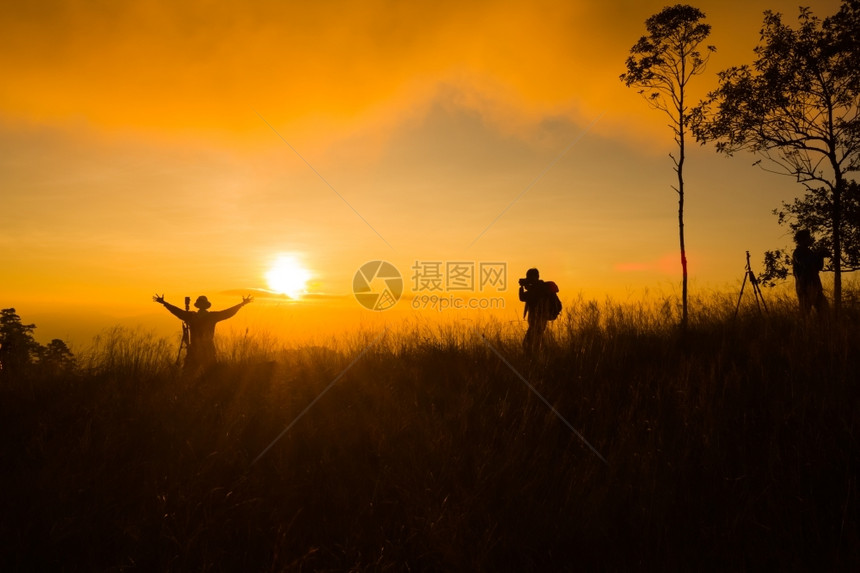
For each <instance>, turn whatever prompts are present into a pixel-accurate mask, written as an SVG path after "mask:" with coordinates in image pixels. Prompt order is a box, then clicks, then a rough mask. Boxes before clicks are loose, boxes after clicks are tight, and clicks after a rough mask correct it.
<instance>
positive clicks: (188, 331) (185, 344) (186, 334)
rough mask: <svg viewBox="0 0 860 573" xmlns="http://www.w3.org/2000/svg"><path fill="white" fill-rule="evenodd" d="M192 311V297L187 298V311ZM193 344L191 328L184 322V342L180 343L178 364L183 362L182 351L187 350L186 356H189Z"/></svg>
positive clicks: (177, 357)
mask: <svg viewBox="0 0 860 573" xmlns="http://www.w3.org/2000/svg"><path fill="white" fill-rule="evenodd" d="M190 309H191V297H190V296H186V297H185V310H190ZM190 343H191V327H189V326H188V323H187V322H185V321H183V322H182V340H180V341H179V352H177V353H176V364H179V363H180V362H182V351H183V350H185V354H188V345H189V344H190Z"/></svg>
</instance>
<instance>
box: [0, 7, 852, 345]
mask: <svg viewBox="0 0 860 573" xmlns="http://www.w3.org/2000/svg"><path fill="white" fill-rule="evenodd" d="M666 4H667V3H666V2H662V1H661V2H653V1H632V0H623V1H617V0H610V1H607V2H592V1H586V0H565V1H529V2H498V1H494V2H474V1H468V2H464V1H458V2H446V1H440V0H433V1H432V2H423V1H420V2H393V1H367V0H363V1H355V2H345V1H321V2H276V1H250V2H245V3H233V2H203V1H187V2H166V1H151V2H135V3H126V2H87V1H56V2H47V1H41V0H32V1H29V2H13V3H10V4H8V5H7V6H4V9H3V16H2V18H0V69H2V70H3V81H2V84H0V148H2V153H0V181H2V221H3V222H2V228H0V252H2V254H3V257H2V282H0V304H2V307H3V308H8V307H15V308H16V309H17V310H18V313H19V314H20V315H21V316H22V318H23V320H24V321H25V322H35V323H36V324H37V325H38V328H37V330H36V335H37V338H38V339H40V340H43V341H44V340H45V339H50V338H53V337H59V338H64V339H66V340H71V342H72V344H73V345H78V346H80V345H84V344H86V343H87V342H88V339H87V336H88V335H90V334H91V333H94V332H97V331H98V329H99V328H104V327H105V326H110V325H111V324H114V323H122V324H127V325H133V324H138V323H139V324H142V325H147V326H152V327H154V328H157V329H159V331H165V332H173V331H175V330H177V329H178V324H177V321H176V319H174V318H173V317H171V316H169V315H168V314H167V313H166V312H164V311H163V309H160V308H159V307H158V306H156V305H154V304H153V303H152V301H151V297H152V295H153V294H154V293H156V292H157V293H164V294H165V296H166V298H167V300H169V301H171V302H173V303H175V304H177V305H179V304H181V303H182V298H183V297H184V296H186V295H187V296H192V297H196V296H197V295H199V294H207V295H208V296H209V298H210V300H212V302H213V304H214V307H215V308H223V307H226V306H230V305H233V304H235V303H237V302H239V300H240V298H239V297H240V295H241V294H243V293H256V296H257V300H256V302H255V303H254V304H253V305H251V306H249V307H247V308H246V309H244V310H243V311H242V312H241V313H240V314H239V315H238V316H237V317H236V318H234V319H233V320H232V321H231V323H230V324H231V326H230V328H233V329H242V328H246V327H258V326H259V325H262V324H264V323H265V324H266V325H267V326H266V327H267V328H274V329H275V330H278V334H279V335H284V336H287V337H290V336H297V335H298V333H299V332H303V331H307V330H309V329H310V330H312V331H314V329H319V331H322V330H323V329H324V328H325V327H327V328H338V327H339V323H338V322H337V321H339V320H341V319H343V320H344V321H346V319H347V317H349V320H352V321H353V322H356V321H357V322H361V321H362V320H365V318H366V317H368V316H369V315H374V313H373V312H372V311H368V310H365V309H363V308H361V307H360V306H359V305H358V304H357V302H356V301H355V299H354V298H353V296H352V280H353V275H354V273H355V271H356V270H357V269H358V268H359V267H360V266H361V265H362V264H363V263H365V262H366V261H370V260H377V259H382V260H386V261H390V262H391V263H393V264H394V265H395V266H396V267H397V268H398V269H399V270H400V271H401V272H402V274H403V275H404V282H405V296H404V299H403V300H401V301H400V303H399V304H398V307H396V308H395V310H396V311H397V312H399V314H396V313H394V312H393V311H392V314H390V315H388V316H392V317H393V316H398V317H401V318H402V317H404V316H407V313H408V312H409V307H410V304H409V302H410V300H412V299H411V297H412V296H413V295H416V294H420V293H417V292H414V289H413V286H414V285H413V284H412V282H413V281H412V280H411V274H412V271H411V270H410V269H411V267H412V265H413V264H414V263H415V261H439V262H443V263H445V262H453V261H473V262H482V261H494V262H505V263H506V264H507V279H508V286H507V290H506V292H504V293H502V294H503V295H504V296H506V297H507V298H508V299H509V302H508V305H507V307H506V309H505V310H504V312H503V314H504V315H505V316H508V317H509V318H511V319H516V318H517V317H518V316H519V315H520V312H521V309H520V305H519V303H514V302H513V301H514V299H515V296H516V290H515V286H516V279H517V278H518V277H520V276H523V275H524V273H525V270H526V269H527V268H528V267H530V266H537V267H538V268H539V269H540V270H541V273H542V276H543V277H545V278H548V279H553V280H555V281H556V282H557V283H558V284H559V285H560V286H561V289H562V292H561V295H562V299H565V298H572V297H576V296H578V295H580V294H582V296H584V297H586V298H596V299H601V300H602V299H604V298H605V297H606V296H607V295H609V296H611V297H613V298H615V299H618V300H629V299H630V298H631V297H638V296H642V295H643V294H644V293H646V292H673V291H680V279H681V271H680V263H679V260H678V254H677V253H678V228H677V196H676V194H675V193H674V191H672V189H671V187H670V186H671V185H673V184H674V183H675V174H674V172H673V171H672V163H671V160H670V159H669V157H668V154H669V153H670V152H672V151H673V150H674V149H675V146H674V143H673V140H672V135H671V132H670V130H669V128H668V127H667V120H666V118H665V117H664V116H663V115H662V114H661V113H660V112H658V111H655V110H652V109H651V108H649V107H648V105H647V104H646V102H645V101H644V100H643V99H642V98H641V96H639V95H638V94H637V93H636V90H635V89H629V88H626V87H625V86H624V85H623V84H622V82H621V81H619V78H618V76H619V74H621V73H622V72H624V71H625V67H624V62H625V59H626V57H627V56H628V54H629V50H630V47H631V46H632V45H633V44H634V43H635V41H636V40H637V39H638V38H639V36H641V35H642V34H644V32H645V27H644V21H645V20H646V19H647V18H648V17H649V16H650V15H652V14H654V13H656V12H658V11H659V10H660V9H661V8H662V7H663V6H665V5H666ZM691 4H692V5H695V6H697V7H699V8H701V9H702V10H703V11H704V12H705V14H706V15H707V22H708V23H710V24H711V25H712V34H711V37H710V39H709V41H708V43H710V44H713V45H715V46H716V47H717V53H716V54H714V55H713V56H712V58H711V61H710V63H709V65H708V70H707V72H706V73H705V75H703V76H701V77H699V78H698V79H697V81H694V85H693V86H692V88H691V95H692V98H693V101H698V99H699V98H700V97H702V96H703V95H704V94H705V92H706V91H707V89H709V88H712V87H714V85H715V75H716V72H718V71H719V70H722V69H724V68H726V67H729V66H730V65H734V64H742V63H749V62H751V61H752V59H753V53H752V49H753V47H754V46H755V45H756V43H757V41H758V31H759V29H760V26H761V22H762V12H763V11H764V10H766V9H772V10H775V11H779V12H782V13H783V14H784V15H785V16H786V19H787V21H790V22H795V21H796V15H797V12H798V9H797V7H798V2H796V1H794V0H793V1H785V0H765V1H759V0H745V1H743V2H740V1H733V0H731V1H726V0H708V1H700V2H691ZM803 4H805V5H809V6H811V7H812V9H813V12H814V13H815V14H817V15H819V16H822V17H824V16H828V15H830V14H833V13H835V12H836V11H837V9H838V7H839V2H838V1H836V0H830V1H814V0H806V1H805V2H803ZM565 150H567V152H566V153H563V152H564V151H565ZM755 159H756V158H755V157H753V156H749V155H744V154H741V155H738V156H736V157H734V158H731V159H727V158H725V157H722V156H719V155H717V154H716V153H715V152H714V151H713V148H711V147H700V146H698V145H697V144H695V143H694V142H693V143H691V145H690V147H689V155H688V163H687V166H686V185H687V210H686V223H687V245H688V252H689V259H690V278H691V294H692V295H696V294H697V293H698V294H701V293H703V292H704V291H713V290H725V291H730V290H734V291H737V289H738V288H739V286H740V281H741V279H742V278H743V272H744V262H745V261H744V252H745V251H746V250H749V251H751V253H752V258H753V266H754V269H755V267H760V265H761V260H762V253H763V251H764V250H766V249H773V248H777V247H784V246H787V245H788V244H790V239H789V236H788V233H787V230H786V229H785V228H782V227H779V226H778V225H777V222H776V218H775V217H774V216H773V215H771V211H772V210H773V209H774V208H775V207H778V206H779V204H780V202H781V201H783V200H790V199H791V198H792V197H794V196H795V195H797V194H799V193H801V192H802V188H801V187H800V186H799V185H798V184H796V183H795V182H794V181H793V180H792V179H791V178H789V177H783V176H778V175H774V174H770V173H766V172H764V171H762V170H761V169H760V168H757V167H753V166H752V164H753V162H754V161H755ZM476 239H477V240H476ZM282 254H288V255H291V256H292V257H293V258H294V259H295V260H296V261H298V262H299V263H300V264H302V265H303V266H304V267H305V268H306V269H307V270H308V272H309V273H310V275H311V276H310V279H309V281H308V283H307V287H306V290H307V294H306V295H303V296H302V297H301V298H300V300H297V301H289V300H286V299H284V298H282V297H267V296H266V295H265V292H264V290H265V289H269V288H270V285H269V284H268V283H267V281H266V278H265V275H266V273H267V272H268V270H269V269H270V268H271V266H272V264H273V263H274V261H275V260H276V258H277V257H278V256H279V255H282ZM827 278H828V279H829V277H827ZM446 294H450V293H446ZM457 294H458V295H462V296H483V295H485V294H486V293H465V295H464V293H457ZM386 312H389V311H386ZM475 312H477V311H475ZM375 314H376V315H379V314H384V313H375ZM367 320H371V319H370V318H367ZM311 322H315V323H316V326H312V325H311ZM273 325H275V326H273Z"/></svg>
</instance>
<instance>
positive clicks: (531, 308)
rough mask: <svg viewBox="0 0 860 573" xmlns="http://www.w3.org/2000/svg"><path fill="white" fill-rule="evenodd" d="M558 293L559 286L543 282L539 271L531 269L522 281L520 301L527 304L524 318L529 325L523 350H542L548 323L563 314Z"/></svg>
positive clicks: (550, 282)
mask: <svg viewBox="0 0 860 573" xmlns="http://www.w3.org/2000/svg"><path fill="white" fill-rule="evenodd" d="M557 293H558V286H556V284H555V283H554V282H552V281H548V282H546V281H542V280H541V278H540V271H538V270H537V269H529V270H528V271H527V272H526V278H524V279H520V300H521V301H523V302H524V303H525V306H524V307H523V317H524V318H526V319H527V320H528V323H529V328H528V330H527V331H526V335H525V338H523V348H524V349H525V350H526V351H527V352H534V351H535V350H538V349H539V348H540V346H541V343H542V341H543V336H544V332H546V327H547V323H548V322H549V321H550V320H555V318H556V317H557V316H558V314H559V313H560V312H561V302H560V301H559V299H558V294H557Z"/></svg>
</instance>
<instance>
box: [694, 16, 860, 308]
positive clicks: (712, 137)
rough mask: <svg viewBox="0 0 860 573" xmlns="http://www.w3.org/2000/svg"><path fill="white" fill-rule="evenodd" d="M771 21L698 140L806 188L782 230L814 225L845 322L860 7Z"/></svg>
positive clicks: (857, 126)
mask: <svg viewBox="0 0 860 573" xmlns="http://www.w3.org/2000/svg"><path fill="white" fill-rule="evenodd" d="M764 14H765V17H764V24H763V27H762V31H761V42H760V44H759V45H758V46H757V47H756V48H755V54H756V56H757V58H756V60H755V62H754V63H753V66H752V67H751V68H750V67H749V66H740V67H733V68H729V69H728V70H725V71H722V72H720V74H719V80H720V86H719V88H718V89H717V90H715V91H713V92H712V93H710V94H709V95H708V98H707V99H706V100H705V101H704V102H703V103H702V104H701V105H700V106H698V108H697V109H696V110H695V111H694V119H695V121H694V127H693V130H694V133H695V134H696V137H697V139H698V140H699V141H700V142H702V143H704V142H707V141H715V142H716V148H717V151H718V152H720V153H725V154H727V155H732V154H733V153H734V152H736V151H738V150H744V151H748V152H752V153H755V154H757V155H759V156H760V157H762V158H763V159H765V160H767V162H768V163H767V165H768V166H770V168H771V170H773V171H774V172H776V173H781V174H784V175H789V176H792V177H794V178H795V179H796V180H797V181H798V182H800V183H801V184H803V185H804V186H805V187H806V189H807V191H808V193H807V195H806V196H805V197H804V198H803V199H801V200H800V201H796V202H795V203H794V204H792V205H785V211H783V212H782V213H783V214H784V215H783V217H787V218H788V219H783V220H792V221H795V222H796V223H797V225H798V226H801V225H807V224H809V225H810V226H811V227H813V228H815V229H817V230H818V231H819V234H820V235H822V236H823V237H824V238H825V239H826V242H827V243H828V244H829V245H830V247H831V263H830V268H832V269H833V271H834V281H833V283H834V284H833V286H834V292H833V298H834V306H835V307H836V310H837V312H838V311H839V308H840V307H841V301H842V268H843V257H844V255H845V250H844V239H845V238H846V235H845V234H844V233H845V232H846V231H847V229H846V225H845V216H846V194H847V193H848V192H849V191H848V189H849V187H848V186H849V183H850V181H849V180H848V179H847V178H846V175H847V174H848V173H850V172H852V171H856V170H857V169H858V168H860V119H858V110H860V99H858V98H860V95H858V87H860V43H858V42H857V39H856V36H857V30H858V29H860V0H845V1H844V2H843V4H842V7H841V9H840V10H839V12H838V13H837V14H835V15H834V16H831V17H829V18H827V19H825V20H823V21H822V20H820V19H818V18H816V17H815V16H813V15H812V13H811V12H810V10H809V9H808V8H801V9H800V16H799V18H798V27H797V28H796V29H794V28H791V27H790V26H788V25H786V24H783V22H782V16H781V15H780V14H778V13H774V12H771V11H766V12H765V13H764ZM760 161H761V160H759V161H758V162H756V163H760ZM777 213H779V211H778V212H777ZM825 220H826V221H827V223H826V224H825V223H823V221H825ZM852 224H853V226H856V225H857V223H856V221H854V222H853V223H852ZM855 236H856V235H855ZM771 254H772V255H773V253H771ZM777 258H778V257H777ZM771 262H774V261H771Z"/></svg>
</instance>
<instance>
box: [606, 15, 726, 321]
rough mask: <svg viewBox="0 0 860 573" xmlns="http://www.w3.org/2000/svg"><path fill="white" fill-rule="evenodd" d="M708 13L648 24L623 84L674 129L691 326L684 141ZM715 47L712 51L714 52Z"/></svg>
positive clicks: (684, 296)
mask: <svg viewBox="0 0 860 573" xmlns="http://www.w3.org/2000/svg"><path fill="white" fill-rule="evenodd" d="M704 18H705V14H704V13H703V12H702V11H701V10H699V9H698V8H694V7H692V6H687V5H683V4H677V5H675V6H669V7H666V8H663V10H661V11H660V12H659V13H657V14H655V15H653V16H651V17H650V18H648V19H647V20H646V21H645V28H646V29H647V30H648V35H646V36H642V37H641V38H640V39H639V41H638V42H636V44H634V45H633V47H632V48H631V49H630V57H629V58H627V72H626V73H623V74H621V81H623V82H624V83H625V84H626V85H627V86H628V87H631V86H635V87H638V88H639V93H640V94H642V95H643V96H644V97H645V99H646V100H647V101H648V103H649V104H650V105H651V106H652V107H653V108H655V109H658V110H660V111H662V112H664V113H665V114H666V115H668V116H669V119H670V124H669V125H670V127H671V128H672V133H673V134H674V136H675V143H676V144H677V145H678V156H677V157H675V156H674V155H671V154H670V157H671V158H672V162H673V163H674V165H675V173H677V175H678V185H677V187H673V189H674V190H675V192H676V193H677V194H678V233H679V238H680V248H681V275H682V286H681V301H682V302H681V304H682V319H681V324H682V325H683V326H685V327H686V325H687V318H688V309H687V248H686V242H685V239H684V199H685V197H684V160H685V157H686V154H685V139H686V133H687V130H688V128H689V120H690V112H689V109H688V104H687V100H686V96H687V85H688V83H689V82H690V80H691V79H692V78H693V76H696V75H699V74H701V73H702V72H704V71H705V65H706V64H707V61H708V57H709V56H710V53H708V54H705V55H704V56H703V55H702V52H701V51H699V45H700V44H701V43H702V42H703V41H704V40H705V38H707V37H708V35H709V34H710V33H711V27H710V25H708V24H704V23H703V22H702V20H704ZM714 50H715V48H714V47H713V46H707V51H708V52H713V51H714Z"/></svg>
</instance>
